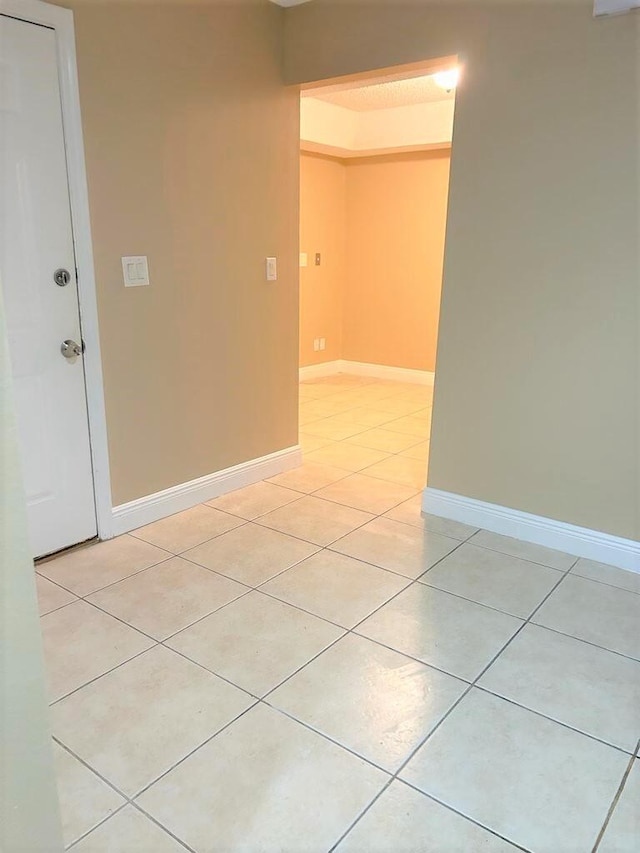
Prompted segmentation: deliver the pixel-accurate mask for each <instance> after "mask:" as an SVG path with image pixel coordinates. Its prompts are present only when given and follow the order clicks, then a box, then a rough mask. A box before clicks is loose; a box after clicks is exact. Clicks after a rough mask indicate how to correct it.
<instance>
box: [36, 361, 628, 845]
mask: <svg viewBox="0 0 640 853" xmlns="http://www.w3.org/2000/svg"><path fill="white" fill-rule="evenodd" d="M432 398H433V388H432V387H429V386H425V385H415V384H411V383H405V382H395V381H391V380H379V379H376V378H373V377H364V376H345V375H341V374H338V375H333V376H327V377H324V378H321V379H318V380H313V381H309V382H305V383H302V385H301V388H300V403H301V404H300V412H301V421H305V422H306V421H309V423H308V425H307V424H306V423H305V424H304V428H303V429H302V430H301V432H300V445H301V448H302V452H303V459H304V462H305V464H304V465H302V466H300V467H299V468H298V469H295V470H293V471H290V472H286V473H284V474H282V475H279V476H275V477H273V478H272V482H267V481H265V482H260V483H256V484H254V485H251V486H247V487H246V488H243V489H238V490H236V491H235V492H232V493H229V494H226V495H224V496H222V497H220V498H217V499H213V500H211V501H209V502H208V504H206V505H201V506H198V507H194V508H193V509H191V510H187V511H185V512H183V513H178V514H177V515H174V516H171V517H169V518H167V519H163V520H162V521H159V522H155V523H153V524H150V525H147V527H146V528H142V529H141V530H138V531H133V532H132V534H128V535H125V536H120V537H119V538H117V539H113V540H110V541H108V542H104V543H100V544H98V545H95V546H92V547H88V548H81V549H78V550H77V551H74V552H71V553H69V554H65V555H62V556H61V557H58V558H55V559H51V560H46V561H44V562H42V563H40V564H38V576H37V587H38V594H39V598H40V607H41V610H42V613H43V616H42V619H41V624H42V628H43V636H44V645H45V651H46V664H47V670H48V676H49V684H50V698H51V700H52V702H53V704H52V708H51V719H52V724H53V732H54V735H55V737H56V738H57V740H58V741H59V742H60V743H62V744H63V746H60V745H59V744H56V745H55V754H56V769H57V776H58V785H59V791H60V802H61V807H62V811H63V815H62V818H63V826H64V834H65V841H66V843H67V844H73V847H72V848H71V849H73V850H74V851H77V853H125V851H126V852H127V853H128V851H151V850H153V851H154V853H177V851H179V850H184V849H185V847H184V846H183V842H184V844H185V845H188V846H189V847H190V849H193V850H198V851H204V850H209V849H211V845H212V844H213V843H215V846H216V849H218V848H219V849H220V850H225V851H227V853H254V852H255V851H258V850H264V851H273V850H281V851H286V853H322V851H325V852H326V851H329V850H331V849H335V850H336V853H342V851H345V853H347V851H348V853H363V851H367V853H391V851H393V853H417V851H418V850H423V849H425V850H426V849H427V848H425V846H424V845H425V844H427V846H428V849H429V850H431V849H433V851H434V853H435V851H437V853H461V851H469V853H471V851H473V852H474V853H475V851H476V850H477V851H480V850H483V851H486V853H515V851H516V850H521V849H526V850H532V851H533V850H535V851H536V853H559V851H569V850H571V851H572V852H573V851H576V853H577V851H578V850H579V851H583V850H584V851H587V850H591V849H592V848H593V845H594V843H595V840H596V838H597V837H598V835H599V834H602V843H601V845H600V847H599V849H598V853H637V847H638V845H637V840H638V835H639V832H640V827H639V826H638V816H637V800H638V792H639V791H640V772H639V771H638V767H637V766H635V765H638V763H639V762H638V760H637V759H633V758H632V756H631V753H632V751H633V748H634V744H635V743H636V742H637V739H638V738H639V737H640V721H639V718H638V714H637V706H638V690H640V682H639V681H638V679H639V675H638V673H639V671H640V645H639V640H638V636H639V635H638V624H640V595H639V594H638V593H639V592H640V585H639V582H638V578H639V577H640V576H639V575H634V574H632V573H630V572H625V571H623V570H621V569H616V568H614V567H612V566H606V565H604V564H602V563H595V562H593V561H590V560H585V559H581V560H578V561H577V562H576V558H575V557H573V556H571V555H568V554H563V553H561V552H558V551H554V550H551V549H547V548H540V547H539V546H536V545H531V544H526V543H524V542H520V541H519V540H515V539H512V538H509V537H505V536H499V535H497V534H494V533H488V532H486V531H480V532H478V531H477V530H476V528H474V527H470V526H469V525H465V524H460V523H458V522H455V521H451V520H448V519H445V518H440V517H438V516H434V515H428V514H423V513H422V488H423V486H424V477H425V474H426V465H427V459H428V455H429V453H428V451H429V431H430V422H431V403H432ZM316 433H319V434H316ZM474 534H477V535H475V536H474ZM470 537H473V538H472V539H470ZM465 540H469V542H468V543H465ZM175 554H180V555H181V556H180V557H176V556H174V555H175ZM77 596H78V597H79V598H77ZM547 596H548V598H547ZM543 601H544V603H542V606H540V605H541V602H543ZM539 606H540V607H539ZM538 607H539V609H537V608H538ZM105 611H108V612H105ZM534 611H535V612H534ZM531 614H533V615H532V616H531ZM529 616H531V621H529V622H525V620H526V619H527V618H528V617H529ZM168 635H171V636H168ZM163 638H166V639H163ZM159 641H161V642H159ZM474 681H475V684H474ZM465 691H466V692H465ZM456 703H457V704H456ZM76 756H77V757H76ZM403 761H406V762H407V763H406V764H405V766H404V767H403V768H402V769H400V772H399V777H400V778H396V779H393V781H391V780H392V776H391V775H390V772H392V771H394V770H398V769H399V768H400V767H401V763H402V762H403ZM630 761H633V762H634V766H633V767H631V766H630V764H629V762H630ZM371 762H373V763H371ZM377 765H379V766H377ZM381 768H385V769H384V770H383V769H381ZM629 769H630V772H629V774H628V778H626V783H625V785H624V787H623V788H622V791H621V794H620V797H619V799H618V800H617V802H616V803H615V808H614V809H613V812H612V814H611V819H610V820H609V821H608V823H607V824H606V826H605V819H606V818H607V814H608V811H609V809H610V807H611V805H612V803H613V802H614V795H615V794H616V792H617V791H618V790H619V787H620V785H621V783H622V781H623V778H625V773H626V772H627V770H629ZM402 780H405V781H402ZM123 794H124V795H127V796H129V797H130V798H133V802H129V803H127V802H126V800H125V799H124V798H123V796H122V795H123ZM434 798H435V799H434ZM438 801H439V802H438ZM541 815H542V818H541ZM212 827H214V829H215V833H214V835H215V842H214V841H212V837H213V836H212Z"/></svg>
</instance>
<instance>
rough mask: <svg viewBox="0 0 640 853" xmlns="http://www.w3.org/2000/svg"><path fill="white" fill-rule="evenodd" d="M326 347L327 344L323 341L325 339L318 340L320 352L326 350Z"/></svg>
mask: <svg viewBox="0 0 640 853" xmlns="http://www.w3.org/2000/svg"><path fill="white" fill-rule="evenodd" d="M326 346H327V342H326V341H325V339H324V338H320V349H321V350H323V349H326Z"/></svg>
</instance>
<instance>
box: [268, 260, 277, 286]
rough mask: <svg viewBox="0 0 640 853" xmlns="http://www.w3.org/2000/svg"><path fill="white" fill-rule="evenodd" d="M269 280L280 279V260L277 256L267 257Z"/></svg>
mask: <svg viewBox="0 0 640 853" xmlns="http://www.w3.org/2000/svg"><path fill="white" fill-rule="evenodd" d="M266 261H267V263H266V266H267V281H277V280H278V261H277V260H276V258H267V259H266Z"/></svg>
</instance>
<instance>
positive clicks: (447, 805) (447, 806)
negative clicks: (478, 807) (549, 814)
mask: <svg viewBox="0 0 640 853" xmlns="http://www.w3.org/2000/svg"><path fill="white" fill-rule="evenodd" d="M397 781H398V782H401V783H402V784H403V785H407V786H408V787H409V788H411V790H412V791H415V792H416V793H418V794H422V796H423V797H427V799H429V800H433V801H434V802H435V803H438V805H440V806H443V807H444V808H445V809H448V810H449V811H450V812H453V813H454V814H457V815H460V817H463V818H465V820H468V821H470V822H471V823H474V824H475V825H476V826H479V827H480V829H484V830H486V831H487V832H490V833H491V834H492V835H495V836H497V837H498V838H501V839H502V840H503V841H506V842H507V844H510V845H511V846H512V847H515V848H516V850H521V851H523V853H534V851H532V850H530V849H529V848H528V847H523V846H522V845H521V844H520V843H519V842H517V841H514V840H513V839H511V838H507V836H506V835H502V834H501V833H499V832H497V831H496V830H495V829H491V828H490V827H489V826H486V824H484V823H480V821H479V820H477V819H476V818H474V817H471V816H470V815H468V814H466V813H465V812H462V811H459V810H458V809H456V808H455V806H452V805H451V804H450V803H447V802H445V801H444V800H440V799H439V798H438V797H436V796H435V795H434V794H428V793H427V792H426V791H423V790H422V789H421V788H417V787H416V786H415V785H414V784H413V783H412V782H408V781H407V780H406V779H398V780H397ZM436 853H437V852H436ZM465 853H466V851H465Z"/></svg>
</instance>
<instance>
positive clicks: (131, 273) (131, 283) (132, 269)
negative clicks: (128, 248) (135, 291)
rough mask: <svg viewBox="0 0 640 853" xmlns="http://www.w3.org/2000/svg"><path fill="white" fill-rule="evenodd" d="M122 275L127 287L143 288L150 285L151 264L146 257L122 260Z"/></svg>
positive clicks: (139, 256) (138, 256)
mask: <svg viewBox="0 0 640 853" xmlns="http://www.w3.org/2000/svg"><path fill="white" fill-rule="evenodd" d="M122 275H123V277H124V286H125V287H141V286H142V285H145V284H149V264H148V262H147V257H146V255H133V256H130V257H128V258H122Z"/></svg>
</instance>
